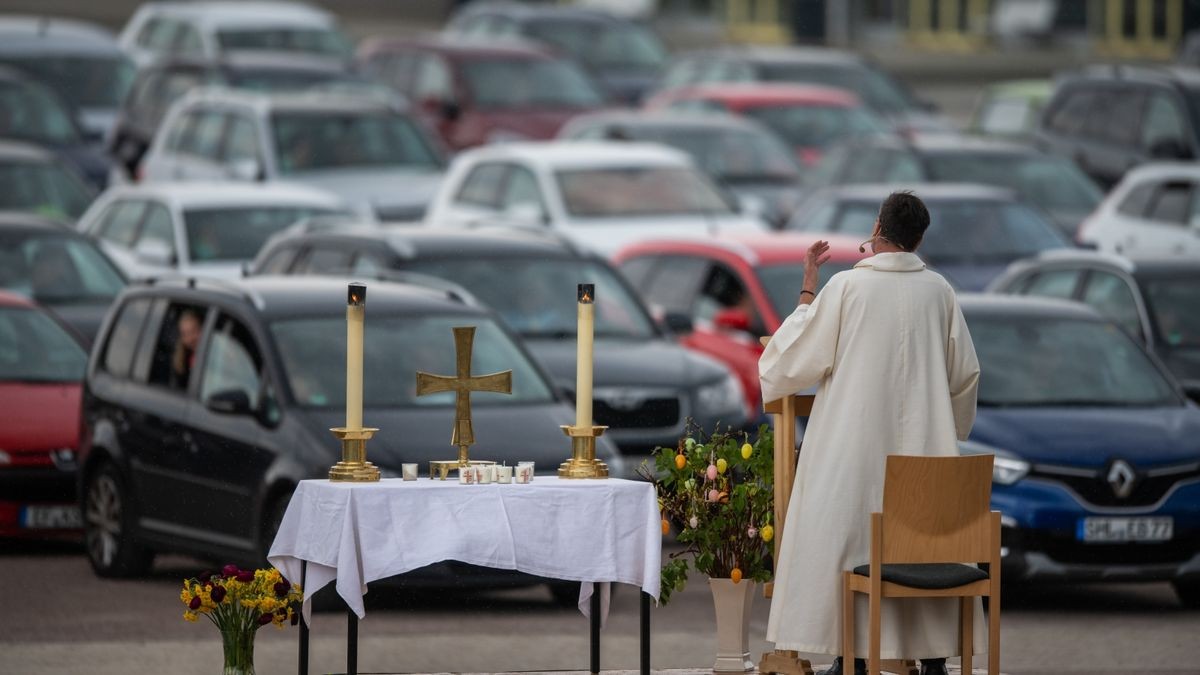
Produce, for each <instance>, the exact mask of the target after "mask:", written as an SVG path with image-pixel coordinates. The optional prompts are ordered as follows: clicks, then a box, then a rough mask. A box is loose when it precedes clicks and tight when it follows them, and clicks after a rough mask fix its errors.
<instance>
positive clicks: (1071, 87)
mask: <svg viewBox="0 0 1200 675" xmlns="http://www.w3.org/2000/svg"><path fill="white" fill-rule="evenodd" d="M1197 94H1200V71H1196V70H1194V69H1191V68H1181V67H1175V66H1160V67H1149V66H1147V67H1140V66H1125V65H1121V66H1092V67H1089V68H1086V69H1084V70H1082V71H1080V72H1077V73H1074V74H1070V75H1067V76H1064V77H1062V78H1061V79H1060V80H1059V84H1058V86H1057V88H1056V89H1055V91H1054V97H1053V98H1052V99H1051V100H1050V103H1049V104H1048V105H1047V106H1046V112H1045V114H1044V115H1043V116H1042V119H1041V123H1040V125H1039V126H1038V130H1037V134H1036V138H1037V142H1038V144H1039V145H1040V146H1041V147H1043V148H1044V149H1046V150H1048V151H1050V152H1053V153H1054V154H1057V155H1061V156H1063V157H1068V158H1070V159H1072V160H1074V161H1075V163H1077V164H1078V165H1079V168H1081V169H1083V170H1084V171H1085V172H1087V173H1088V174H1090V175H1091V176H1092V177H1093V178H1095V179H1096V181H1097V182H1098V183H1100V184H1101V185H1103V186H1104V187H1106V188H1108V187H1112V186H1113V185H1115V184H1116V183H1117V182H1118V181H1120V180H1121V177H1122V176H1124V175H1125V172H1126V171H1128V170H1129V169H1132V168H1134V167H1136V166H1138V165H1140V164H1144V163H1146V162H1150V161H1154V160H1192V159H1196V158H1197V157H1200V138H1198V136H1197V133H1198V131H1200V128H1198V127H1197V125H1200V99H1198V98H1197Z"/></svg>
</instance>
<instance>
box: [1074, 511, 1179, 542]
mask: <svg viewBox="0 0 1200 675" xmlns="http://www.w3.org/2000/svg"><path fill="white" fill-rule="evenodd" d="M1078 535H1079V540H1080V541H1085V542H1091V543H1120V542H1129V541H1170V540H1171V537H1173V536H1175V520H1174V519H1173V518H1164V517H1160V518H1084V519H1083V520H1081V521H1079V532H1078Z"/></svg>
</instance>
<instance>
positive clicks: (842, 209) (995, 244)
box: [788, 183, 1070, 291]
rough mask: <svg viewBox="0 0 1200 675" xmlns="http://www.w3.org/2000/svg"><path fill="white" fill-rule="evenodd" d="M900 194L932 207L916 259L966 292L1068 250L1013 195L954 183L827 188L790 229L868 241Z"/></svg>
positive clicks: (1043, 219) (1056, 233)
mask: <svg viewBox="0 0 1200 675" xmlns="http://www.w3.org/2000/svg"><path fill="white" fill-rule="evenodd" d="M896 190H912V191H913V193H915V194H916V195H917V196H918V197H920V198H921V199H922V201H924V202H925V205H926V206H927V207H928V208H929V229H928V230H927V231H926V232H925V238H924V240H923V241H922V243H921V247H920V249H919V250H918V254H919V255H920V256H921V259H922V260H924V261H925V262H926V263H928V264H929V266H930V267H932V268H934V269H936V270H937V271H938V272H940V273H941V274H942V275H943V276H945V277H946V279H947V280H949V281H950V283H951V284H953V285H954V286H955V287H956V288H958V289H960V290H966V291H978V290H983V288H984V287H985V286H987V284H988V282H989V281H991V280H992V279H994V278H995V277H996V276H998V275H999V274H1000V273H1001V272H1003V271H1004V268H1005V267H1006V266H1007V265H1008V264H1009V263H1011V262H1013V261H1014V260H1018V259H1020V258H1026V257H1029V256H1031V255H1035V254H1037V253H1041V252H1042V251H1046V250H1050V249H1057V248H1068V247H1070V243H1069V242H1068V241H1067V239H1066V238H1064V237H1063V235H1062V234H1060V233H1059V231H1058V229H1057V228H1056V227H1055V226H1054V225H1053V224H1052V223H1051V222H1050V220H1049V218H1047V217H1046V216H1043V215H1042V214H1041V212H1039V211H1038V210H1037V209H1034V208H1030V207H1029V206H1027V205H1026V204H1024V203H1023V202H1021V201H1019V200H1018V199H1017V198H1016V195H1014V194H1013V193H1012V192H1011V191H1009V190H1005V189H1002V188H993V187H986V186H983V185H961V184H955V183H916V184H904V183H889V184H884V185H848V186H845V187H837V188H826V189H824V190H821V191H819V192H817V193H815V194H814V195H813V196H812V197H810V198H809V199H807V200H805V201H804V203H803V204H801V205H800V208H799V209H797V210H796V214H795V215H794V216H792V220H791V221H790V222H789V223H788V229H792V230H801V231H805V232H828V233H831V234H841V235H846V236H848V237H854V238H858V239H866V238H868V237H870V236H871V233H872V231H873V230H874V228H875V220H876V219H877V217H878V215H879V205H880V204H882V203H883V200H884V199H885V198H886V197H887V196H888V195H889V194H891V193H892V192H894V191H896Z"/></svg>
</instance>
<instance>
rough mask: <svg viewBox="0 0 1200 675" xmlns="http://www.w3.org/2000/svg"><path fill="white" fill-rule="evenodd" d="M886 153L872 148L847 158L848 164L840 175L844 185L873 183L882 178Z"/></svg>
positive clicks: (885, 164)
mask: <svg viewBox="0 0 1200 675" xmlns="http://www.w3.org/2000/svg"><path fill="white" fill-rule="evenodd" d="M887 155H888V153H887V152H886V151H884V150H880V149H878V148H872V149H868V150H865V151H863V152H860V153H857V154H856V155H855V156H854V157H851V158H849V160H850V161H849V163H848V165H847V166H846V168H845V170H844V171H843V173H842V181H843V182H845V183H875V182H878V181H880V180H881V179H882V178H883V173H884V170H885V167H886V166H887V159H888V156H887Z"/></svg>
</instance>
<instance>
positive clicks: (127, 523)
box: [83, 463, 154, 577]
mask: <svg viewBox="0 0 1200 675" xmlns="http://www.w3.org/2000/svg"><path fill="white" fill-rule="evenodd" d="M133 522H134V512H133V507H132V504H131V503H130V500H129V492H128V491H127V490H126V489H125V482H124V480H123V479H122V478H121V476H120V474H119V473H118V472H117V469H116V467H115V466H113V465H112V464H109V463H105V464H102V465H101V466H99V467H97V468H96V469H95V470H94V471H92V472H91V474H90V475H89V476H88V478H87V482H86V483H85V484H84V489H83V532H84V550H85V551H86V553H87V558H88V562H89V563H91V565H92V570H93V571H95V573H96V574H97V575H98V576H101V577H134V576H140V575H143V574H145V573H146V572H147V571H149V569H150V566H151V565H152V564H153V563H154V552H153V551H151V550H149V549H147V548H146V547H144V546H142V545H141V544H138V543H137V542H135V541H134V540H133Z"/></svg>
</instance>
